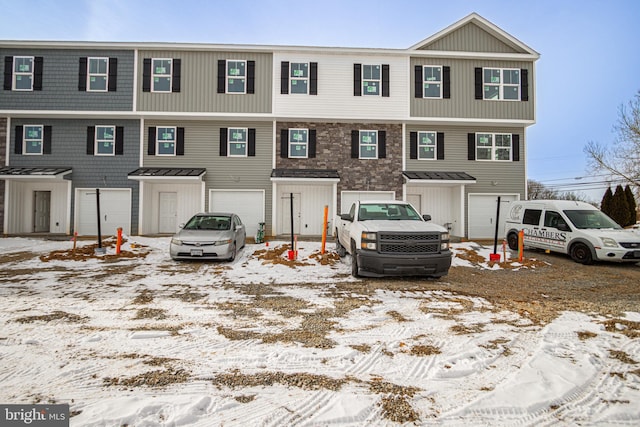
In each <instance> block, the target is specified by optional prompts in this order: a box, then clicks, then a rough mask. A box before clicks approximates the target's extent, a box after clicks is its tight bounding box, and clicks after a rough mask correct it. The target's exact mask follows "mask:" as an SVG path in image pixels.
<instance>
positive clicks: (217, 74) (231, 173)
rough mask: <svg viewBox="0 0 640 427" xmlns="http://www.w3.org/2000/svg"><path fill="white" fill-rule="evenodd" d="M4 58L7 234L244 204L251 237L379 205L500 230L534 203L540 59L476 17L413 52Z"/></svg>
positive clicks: (133, 223)
mask: <svg viewBox="0 0 640 427" xmlns="http://www.w3.org/2000/svg"><path fill="white" fill-rule="evenodd" d="M0 57H2V58H3V61H2V62H1V63H0V67H2V73H3V75H4V88H3V90H1V91H0V156H2V158H1V159H0V160H2V163H1V164H0V180H3V181H0V184H2V185H0V202H2V204H1V205H0V206H2V208H1V209H0V215H2V216H1V217H0V218H2V219H1V224H2V227H3V233H4V234H5V235H14V234H29V233H52V234H58V233H59V234H71V233H73V232H77V233H78V234H79V235H95V234H96V233H97V224H98V218H99V220H100V224H101V231H102V233H103V234H113V233H114V232H115V230H116V228H118V227H122V228H123V230H124V231H125V233H128V234H145V235H146V234H163V233H173V232H175V231H176V230H177V229H178V227H179V225H180V224H181V223H183V222H185V221H186V220H187V219H188V218H189V217H190V216H191V215H192V214H194V213H196V212H200V211H233V212H236V213H238V214H239V215H240V217H241V218H242V220H243V221H244V222H245V224H246V225H247V232H248V235H249V236H251V235H254V234H255V232H256V230H257V229H258V224H259V223H261V222H264V223H265V224H266V234H267V235H281V234H289V233H290V232H291V226H292V224H293V228H294V230H293V231H294V232H295V233H296V234H298V235H301V236H317V235H320V234H322V231H323V216H324V206H328V207H329V219H330V221H332V218H333V217H334V216H335V215H336V214H338V213H340V212H346V211H348V208H349V206H350V205H351V203H352V202H353V201H354V200H357V199H361V200H362V199H373V198H375V199H403V200H408V201H410V202H411V203H412V204H414V206H416V207H417V208H418V210H420V211H421V213H425V214H426V213H428V214H430V215H431V216H432V218H433V219H432V220H433V221H434V222H436V223H439V224H443V225H446V226H448V227H449V228H450V229H451V233H452V235H454V236H460V237H468V238H486V237H492V236H493V232H494V228H495V221H496V210H497V209H496V207H497V205H496V200H497V198H498V196H500V200H501V202H502V203H504V204H508V203H509V202H510V201H514V200H518V199H521V198H524V197H526V167H525V164H526V162H525V160H526V158H525V151H526V150H525V146H526V129H527V127H528V126H530V125H532V124H534V123H535V96H534V95H535V62H536V60H537V59H538V57H539V54H538V53H537V52H535V51H534V50H533V49H531V48H530V47H528V46H527V45H525V44H524V43H522V42H520V41H519V40H517V39H516V38H514V37H513V36H511V35H509V34H507V33H506V32H504V31H503V30H501V29H500V28H498V27H497V26H495V25H494V24H492V23H491V22H489V21H487V20H486V19H484V18H482V17H481V16H479V15H477V14H471V15H469V16H467V17H465V18H463V19H462V20H460V21H458V22H456V23H454V24H453V25H451V26H449V27H448V28H446V29H444V30H442V31H440V32H438V33H436V34H434V35H433V36H431V37H429V38H427V39H425V40H423V41H421V42H419V43H417V44H415V45H414V46H412V47H410V48H408V49H375V48H371V49H368V48H367V49H365V48H341V47H340V48H326V47H302V46H260V45H256V46H253V45H247V46H245V45H242V46H241V45H214V44H181V43H103V42H86V43H83V42H33V41H28V42H27V41H0ZM98 193H99V196H100V197H99V204H100V207H99V211H98V203H97V194H98ZM292 205H293V206H292ZM291 212H293V218H292V215H291ZM98 213H99V215H98ZM329 227H331V224H330V225H329Z"/></svg>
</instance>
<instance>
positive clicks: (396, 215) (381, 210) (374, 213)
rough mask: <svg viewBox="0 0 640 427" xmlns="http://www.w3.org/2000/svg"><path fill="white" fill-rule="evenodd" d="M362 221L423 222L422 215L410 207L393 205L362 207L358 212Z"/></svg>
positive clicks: (380, 204) (383, 204) (376, 204)
mask: <svg viewBox="0 0 640 427" xmlns="http://www.w3.org/2000/svg"><path fill="white" fill-rule="evenodd" d="M358 219H359V220H360V221H367V220H416V221H421V218H420V215H418V212H416V211H415V210H414V209H413V208H412V207H411V206H410V205H397V204H393V203H372V204H366V205H360V211H359V212H358Z"/></svg>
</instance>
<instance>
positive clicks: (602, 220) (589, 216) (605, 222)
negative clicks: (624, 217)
mask: <svg viewBox="0 0 640 427" xmlns="http://www.w3.org/2000/svg"><path fill="white" fill-rule="evenodd" d="M564 213H565V215H566V216H567V217H568V218H569V220H570V221H571V222H572V223H573V225H574V226H575V227H576V228H579V229H583V230H585V229H593V228H596V229H597V228H614V229H621V228H622V227H620V226H619V225H618V224H616V222H615V221H614V220H612V219H611V218H609V217H608V216H607V215H605V214H604V213H602V212H601V211H596V210H566V211H564Z"/></svg>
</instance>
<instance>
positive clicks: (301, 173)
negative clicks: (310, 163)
mask: <svg viewBox="0 0 640 427" xmlns="http://www.w3.org/2000/svg"><path fill="white" fill-rule="evenodd" d="M271 181H273V182H286V181H288V182H292V181H295V182H297V183H300V182H310V183H320V182H324V183H333V182H339V181H340V175H339V174H338V171H337V170H335V169H274V170H273V171H272V172H271Z"/></svg>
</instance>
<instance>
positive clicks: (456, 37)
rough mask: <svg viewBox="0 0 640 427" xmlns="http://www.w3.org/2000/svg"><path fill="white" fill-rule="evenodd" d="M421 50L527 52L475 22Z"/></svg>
mask: <svg viewBox="0 0 640 427" xmlns="http://www.w3.org/2000/svg"><path fill="white" fill-rule="evenodd" d="M419 50H441V51H464V52H492V53H494V52H497V53H527V52H524V51H523V50H522V49H519V48H518V47H517V46H516V45H515V44H507V43H506V42H503V41H501V40H499V39H497V38H495V37H494V36H492V35H491V34H489V33H487V31H486V30H483V29H482V28H480V27H479V26H478V25H476V24H474V23H473V22H469V23H468V24H466V25H464V26H462V27H460V28H458V29H457V30H456V31H454V32H453V33H450V34H447V35H446V36H444V37H442V38H440V39H438V40H435V41H434V42H432V43H430V44H429V45H426V46H423V47H421V48H420V49H419Z"/></svg>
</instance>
